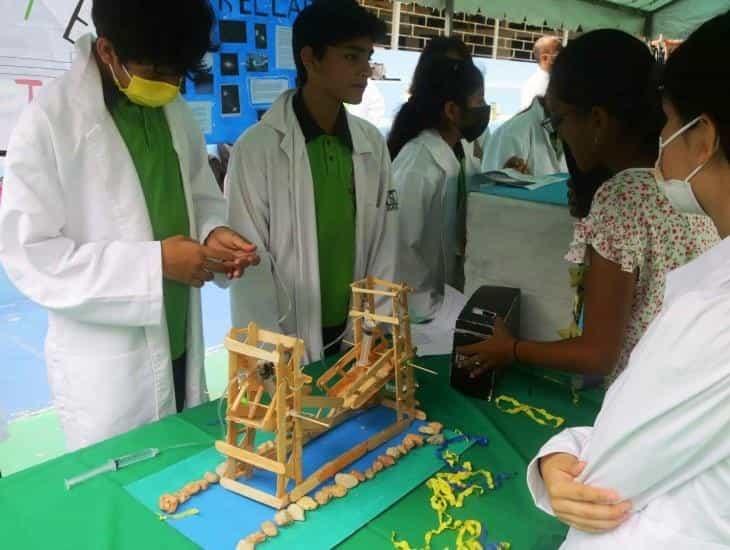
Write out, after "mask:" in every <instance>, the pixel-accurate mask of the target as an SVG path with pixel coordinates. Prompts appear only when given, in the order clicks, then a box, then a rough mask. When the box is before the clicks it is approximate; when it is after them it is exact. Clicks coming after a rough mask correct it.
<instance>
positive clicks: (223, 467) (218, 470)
mask: <svg viewBox="0 0 730 550" xmlns="http://www.w3.org/2000/svg"><path fill="white" fill-rule="evenodd" d="M226 467H227V464H226V463H225V462H221V463H220V464H218V466H216V468H215V474H216V475H217V476H218V479H219V480H220V478H222V477H223V476H224V475H225V473H226Z"/></svg>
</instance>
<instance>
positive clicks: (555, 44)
mask: <svg viewBox="0 0 730 550" xmlns="http://www.w3.org/2000/svg"><path fill="white" fill-rule="evenodd" d="M562 48H563V42H562V41H561V40H560V38H558V37H557V36H543V37H542V38H540V39H539V40H538V41H537V42H535V46H534V48H533V49H532V57H533V58H534V59H535V61H537V70H536V71H535V72H534V73H533V75H532V76H531V77H530V78H528V79H527V82H525V85H524V86H523V87H522V92H521V93H520V108H521V109H527V108H528V107H529V106H530V105H532V101H533V100H534V99H535V98H536V97H538V96H544V95H545V92H547V88H548V83H549V82H550V72H551V71H552V68H553V64H554V63H555V58H556V57H557V56H558V54H559V53H560V50H561V49H562Z"/></svg>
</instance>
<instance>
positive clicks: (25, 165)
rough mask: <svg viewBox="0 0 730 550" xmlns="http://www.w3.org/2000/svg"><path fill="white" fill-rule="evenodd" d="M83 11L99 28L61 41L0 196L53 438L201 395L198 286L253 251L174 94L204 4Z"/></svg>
mask: <svg viewBox="0 0 730 550" xmlns="http://www.w3.org/2000/svg"><path fill="white" fill-rule="evenodd" d="M92 13H93V17H94V23H95V26H96V29H97V32H98V35H99V38H98V39H94V37H92V36H90V35H89V36H85V37H83V38H81V39H80V40H79V41H78V42H77V48H76V55H75V60H74V63H73V66H72V67H71V69H70V71H69V72H68V73H66V74H65V75H64V76H62V77H60V78H59V79H58V80H56V81H55V82H53V83H52V84H50V85H49V86H48V87H47V89H45V91H44V92H42V93H41V94H40V96H39V97H38V98H37V99H36V100H35V101H34V102H33V103H32V104H31V105H29V107H28V108H27V109H26V111H25V112H24V113H23V115H22V116H21V118H20V120H19V122H18V125H17V127H16V128H15V131H14V133H13V135H12V137H11V140H10V144H9V148H8V158H7V163H6V166H5V170H6V173H5V181H6V183H5V189H4V194H3V200H2V205H1V206H0V259H1V260H2V263H3V265H4V267H5V269H6V271H7V273H8V277H9V278H10V279H11V281H12V282H13V283H14V284H15V285H16V286H17V287H18V289H19V290H20V291H21V292H23V293H24V294H26V295H27V296H28V297H29V298H31V299H32V300H34V301H35V302H37V303H38V304H40V305H42V306H43V307H45V308H46V309H47V310H48V316H49V318H48V335H47V338H46V364H47V369H48V377H49V381H50V385H51V390H52V393H53V397H54V404H55V406H56V410H57V412H58V415H59V417H60V420H61V425H62V427H63V430H64V433H65V436H66V444H67V447H68V448H69V449H77V448H79V447H83V446H86V445H89V444H91V443H94V442H97V441H100V440H102V439H106V438H108V437H111V436H114V435H116V434H119V433H122V432H125V431H127V430H130V429H132V428H134V427H136V426H139V425H141V424H143V423H146V422H150V421H153V420H157V419H159V418H161V417H163V416H165V415H168V414H173V413H175V411H176V410H180V409H181V408H182V407H183V406H184V405H186V406H194V405H197V404H199V403H200V402H201V401H203V400H204V399H205V394H206V391H205V380H204V373H203V355H204V346H203V336H202V326H201V322H202V320H201V310H200V292H199V290H198V288H199V287H201V286H202V285H203V284H204V283H205V282H207V281H209V280H211V279H212V278H213V274H212V273H213V272H224V273H228V275H229V276H230V277H238V276H240V275H241V273H242V270H243V269H244V268H245V267H246V266H247V265H248V264H249V263H251V262H255V261H256V257H255V247H253V246H252V245H250V244H249V243H247V242H246V241H245V240H244V239H242V238H241V237H240V236H239V235H237V234H236V233H234V232H233V231H231V230H230V229H227V228H225V227H223V226H224V224H225V201H224V199H223V196H222V194H221V193H220V191H219V190H218V188H217V186H216V183H215V180H214V179H213V175H212V173H211V171H210V168H209V167H208V160H207V155H206V151H205V145H204V142H203V136H202V134H201V133H200V129H199V128H198V127H197V125H196V123H195V121H194V119H193V116H192V114H191V112H190V110H189V109H188V107H187V106H186V104H185V102H184V101H183V100H182V99H180V98H179V85H180V80H181V78H182V76H183V75H184V74H185V73H186V72H188V71H190V70H193V69H195V68H196V67H197V66H198V64H199V62H200V60H201V58H202V57H203V55H204V54H205V52H206V51H207V50H208V48H209V46H210V31H211V27H212V24H213V14H212V11H211V9H210V6H209V5H208V2H207V1H206V0H188V1H186V2H179V1H177V0H156V1H155V2H152V3H144V5H143V4H142V3H141V2H122V3H119V2H117V0H95V2H94V6H93V11H92ZM160 21H164V24H162V25H161V24H160ZM180 36H184V37H185V41H183V42H182V43H180V40H179V37H180ZM202 243H205V244H202ZM4 367H5V368H10V366H8V365H4Z"/></svg>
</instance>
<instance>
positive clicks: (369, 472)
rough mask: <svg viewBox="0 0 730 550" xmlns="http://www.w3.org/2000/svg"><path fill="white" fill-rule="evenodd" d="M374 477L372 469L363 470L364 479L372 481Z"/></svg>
mask: <svg viewBox="0 0 730 550" xmlns="http://www.w3.org/2000/svg"><path fill="white" fill-rule="evenodd" d="M374 477H375V471H374V470H373V469H372V468H368V469H367V470H365V479H373V478H374Z"/></svg>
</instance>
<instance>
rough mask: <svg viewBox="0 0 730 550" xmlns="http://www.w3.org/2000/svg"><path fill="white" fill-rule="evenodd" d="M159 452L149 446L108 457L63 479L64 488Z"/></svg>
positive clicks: (68, 488)
mask: <svg viewBox="0 0 730 550" xmlns="http://www.w3.org/2000/svg"><path fill="white" fill-rule="evenodd" d="M159 454H160V450H159V449H156V448H149V449H143V450H142V451H139V452H137V453H132V454H128V455H124V456H120V457H118V458H112V459H109V460H108V461H107V462H105V463H104V464H102V465H101V466H99V467H98V468H94V469H92V470H89V471H88V472H85V473H83V474H79V475H77V476H75V477H72V478H70V479H66V480H64V481H65V483H66V489H67V490H69V491H70V490H71V488H72V487H74V486H75V485H78V484H79V483H83V482H84V481H86V480H87V479H91V478H92V477H96V476H98V475H101V474H104V473H106V472H116V471H117V470H121V469H122V468H126V467H127V466H131V465H132V464H137V463H138V462H142V461H144V460H149V459H150V458H155V457H156V456H157V455H159Z"/></svg>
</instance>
